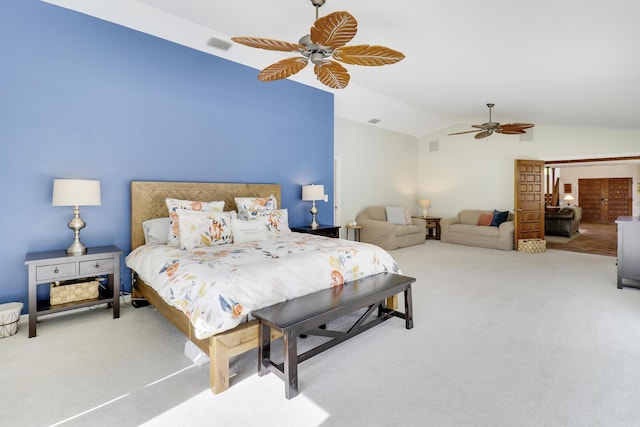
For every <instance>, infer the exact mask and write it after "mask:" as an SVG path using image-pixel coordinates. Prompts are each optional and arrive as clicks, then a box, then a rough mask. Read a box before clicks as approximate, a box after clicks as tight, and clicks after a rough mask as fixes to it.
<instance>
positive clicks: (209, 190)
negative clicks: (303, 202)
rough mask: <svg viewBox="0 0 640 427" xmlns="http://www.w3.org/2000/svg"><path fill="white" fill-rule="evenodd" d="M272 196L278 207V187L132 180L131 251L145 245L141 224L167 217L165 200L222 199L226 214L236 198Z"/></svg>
mask: <svg viewBox="0 0 640 427" xmlns="http://www.w3.org/2000/svg"><path fill="white" fill-rule="evenodd" d="M272 194H273V195H274V196H275V197H276V200H277V201H278V208H280V206H281V205H280V185H279V184H233V183H211V182H155V181H154V182H152V181H131V250H133V249H135V248H137V247H138V246H142V245H144V234H143V232H142V221H146V220H148V219H152V218H162V217H168V216H169V212H168V211H167V204H166V202H165V200H166V199H167V198H173V199H181V200H197V201H200V202H210V201H213V200H224V210H225V211H232V210H235V211H237V210H238V209H237V207H236V202H235V199H234V198H235V197H268V196H270V195H272Z"/></svg>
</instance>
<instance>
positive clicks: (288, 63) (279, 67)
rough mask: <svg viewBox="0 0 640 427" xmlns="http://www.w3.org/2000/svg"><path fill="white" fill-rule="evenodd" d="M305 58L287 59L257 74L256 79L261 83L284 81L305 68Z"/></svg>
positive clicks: (306, 61)
mask: <svg viewBox="0 0 640 427" xmlns="http://www.w3.org/2000/svg"><path fill="white" fill-rule="evenodd" d="M307 63H308V60H307V58H287V59H283V60H282V61H278V62H276V63H275V64H271V65H269V66H268V67H267V68H265V69H264V70H262V71H260V73H259V74H258V79H259V80H260V81H263V82H271V81H274V80H280V79H286V78H287V77H290V76H292V75H294V74H295V73H297V72H298V71H300V70H302V69H303V68H304V67H306V66H307Z"/></svg>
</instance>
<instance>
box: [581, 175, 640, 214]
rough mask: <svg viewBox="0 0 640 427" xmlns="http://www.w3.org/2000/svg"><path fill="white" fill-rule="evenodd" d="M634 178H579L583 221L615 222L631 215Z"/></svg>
mask: <svg viewBox="0 0 640 427" xmlns="http://www.w3.org/2000/svg"><path fill="white" fill-rule="evenodd" d="M632 181H633V180H632V178H588V179H587V178H584V179H579V180H578V205H579V206H581V207H582V221H584V222H593V223H600V224H613V223H614V222H615V220H616V219H617V218H618V217H619V216H630V215H631V207H632V206H631V203H632V199H633V195H632V193H631V190H632V185H633V182H632Z"/></svg>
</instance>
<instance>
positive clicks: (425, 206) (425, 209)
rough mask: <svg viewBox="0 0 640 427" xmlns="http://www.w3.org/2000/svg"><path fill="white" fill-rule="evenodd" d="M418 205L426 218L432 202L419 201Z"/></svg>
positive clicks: (427, 200)
mask: <svg viewBox="0 0 640 427" xmlns="http://www.w3.org/2000/svg"><path fill="white" fill-rule="evenodd" d="M418 204H419V205H420V207H421V208H422V216H423V217H424V218H426V217H427V215H428V213H429V208H430V207H431V200H429V199H422V200H419V201H418Z"/></svg>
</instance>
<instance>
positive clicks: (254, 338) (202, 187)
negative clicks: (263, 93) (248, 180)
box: [127, 181, 399, 393]
mask: <svg viewBox="0 0 640 427" xmlns="http://www.w3.org/2000/svg"><path fill="white" fill-rule="evenodd" d="M271 195H273V196H274V198H275V201H276V203H277V208H280V200H281V193H280V186H279V185H277V184H229V183H190V182H147V181H133V182H132V183H131V250H132V252H131V253H130V254H129V256H128V257H127V258H129V257H132V256H134V257H135V256H137V254H138V253H143V252H145V251H149V252H151V251H155V252H157V251H160V252H170V253H169V256H172V257H173V256H178V255H177V254H176V250H175V249H168V248H163V247H154V245H145V234H144V232H143V227H142V223H143V222H144V221H146V220H149V219H154V218H166V217H168V209H167V204H166V199H167V198H173V199H180V200H191V201H202V202H209V201H224V202H225V203H224V210H225V211H237V210H238V207H237V206H236V201H235V198H236V197H257V198H265V197H268V196H271ZM290 236H292V238H294V239H297V240H299V242H293V243H292V242H289V241H288V240H286V239H285V238H284V237H283V239H284V240H283V241H282V242H279V241H278V242H276V243H278V247H279V248H280V250H283V251H285V252H292V251H295V250H296V249H295V248H294V246H295V245H298V244H300V245H304V244H306V241H307V240H313V239H319V240H323V239H324V240H325V241H326V242H325V243H324V245H325V246H330V245H335V244H341V245H350V246H351V245H366V246H372V245H367V244H360V243H355V242H347V241H340V240H338V239H328V238H324V237H319V236H312V235H302V234H298V233H291V234H290ZM296 236H297V237H296ZM274 241H275V240H274ZM329 242H331V243H329ZM339 242H341V243H339ZM269 243H270V242H264V243H261V244H260V245H251V244H250V243H245V245H244V246H242V244H240V243H238V244H237V245H236V244H234V243H230V244H228V245H225V246H226V247H227V249H226V250H224V251H222V252H242V251H249V249H246V248H247V247H249V246H262V245H264V246H265V247H266V245H267V244H269ZM287 244H289V245H293V246H291V248H289V249H287V246H286V245H287ZM320 244H321V245H322V244H323V243H322V242H320ZM157 246H160V245H157ZM220 247H222V245H221V246H220ZM356 247H357V246H356ZM237 248H244V249H242V250H239V249H237ZM283 248H284V249H283ZM357 248H358V251H359V249H360V248H359V247H357ZM363 248H364V246H363ZM373 248H375V249H371V250H378V249H379V248H376V247H373ZM207 249H209V248H207ZM257 249H260V248H259V247H258V248H257ZM364 249H366V250H369V248H364ZM212 250H213V251H217V250H219V248H212ZM274 250H275V249H274ZM380 251H382V250H380ZM183 252H185V254H187V253H188V255H189V256H192V257H194V256H196V259H195V261H194V260H193V259H192V260H191V263H192V264H195V265H197V266H198V267H200V268H202V265H203V264H207V263H209V262H211V259H207V260H204V261H203V260H198V259H197V256H204V255H203V254H204V253H205V251H204V250H201V251H197V252H198V254H197V255H194V254H193V251H188V250H186V251H185V250H183ZM262 252H265V250H264V249H263V250H262ZM212 253H213V254H214V255H211V256H212V257H213V258H217V257H218V254H217V252H212ZM306 255H307V254H305V256H306ZM207 256H209V255H207ZM377 256H378V255H376V257H377ZM380 256H382V257H383V258H384V259H383V260H382V262H381V265H378V266H372V267H371V268H372V269H374V268H375V269H377V271H380V269H381V268H383V269H385V271H392V272H399V269H398V267H397V265H395V262H393V259H392V258H391V257H390V256H389V255H388V254H387V253H386V252H384V251H382V255H380ZM274 258H279V257H274ZM283 258H286V257H283ZM276 261H277V262H278V263H279V264H280V265H285V264H283V263H284V262H285V261H284V260H281V259H278V260H274V261H273V262H274V263H275V262H276ZM268 262H271V261H268ZM298 262H299V260H298ZM181 263H182V264H185V265H186V264H188V263H189V261H187V260H184V261H181ZM371 264H376V263H375V262H374V263H371ZM128 265H129V263H128ZM271 265H278V264H270V267H269V268H271ZM180 268H182V265H181V266H180ZM243 268H244V270H243V273H244V274H249V272H250V271H251V270H252V269H255V268H254V267H253V266H252V265H248V266H246V267H237V266H234V267H233V268H232V269H231V270H233V271H234V274H236V273H237V272H238V270H242V269H243ZM358 268H359V267H358ZM136 269H138V270H139V271H136ZM263 270H264V267H263ZM355 270H356V269H355V268H354V271H355ZM132 271H133V289H132V298H134V300H135V299H138V298H144V299H145V300H146V301H148V302H149V303H150V304H151V305H153V306H154V307H155V308H156V309H157V310H158V312H160V313H161V314H162V315H164V316H165V317H166V318H167V319H168V320H169V321H170V322H171V323H172V324H173V325H174V326H175V327H177V328H178V329H179V330H180V331H181V332H182V333H183V334H184V335H185V336H187V337H188V338H189V339H190V340H191V341H192V342H193V343H194V344H196V345H197V346H198V347H199V348H200V349H201V350H202V351H203V352H205V353H206V354H208V356H209V358H210V362H211V363H210V386H211V389H212V391H213V392H214V393H220V392H222V391H224V390H226V389H227V388H228V387H229V359H230V358H232V357H234V356H236V355H239V354H241V353H244V352H246V351H249V350H251V349H253V348H256V347H257V346H258V332H259V331H258V323H257V321H256V320H253V319H252V318H251V317H250V316H245V317H244V318H245V320H246V321H244V322H242V323H240V321H238V324H237V325H235V324H234V325H232V326H229V325H226V326H225V327H226V328H227V329H224V330H220V331H218V330H217V329H215V328H213V327H210V328H209V329H207V328H203V326H202V324H198V323H197V322H195V319H194V316H193V315H190V314H189V313H194V311H189V310H190V309H185V308H184V307H182V306H180V305H179V304H176V301H175V300H173V299H171V298H169V297H168V295H173V292H174V290H173V289H171V290H169V291H166V290H165V289H164V288H162V287H159V286H158V284H157V283H156V282H155V280H156V279H155V278H154V279H153V280H150V279H148V280H149V283H153V284H154V286H155V289H154V287H152V286H151V285H149V284H148V283H145V280H143V279H142V278H141V276H142V277H145V278H147V277H150V274H149V273H148V272H147V271H146V270H145V269H144V268H143V267H142V266H140V264H136V267H135V268H132ZM366 271H367V270H366V269H361V271H360V270H358V274H359V275H360V276H362V275H366V274H375V273H374V272H371V273H367V272H366ZM182 276H184V277H187V275H185V274H182ZM255 277H257V276H253V280H252V283H254V282H259V280H256V279H255ZM278 277H282V275H281V276H278ZM344 280H345V281H347V280H348V277H347V278H345V279H344ZM264 282H267V281H266V280H265V281H264ZM261 286H267V283H261ZM269 286H271V284H269ZM318 286H319V285H318ZM324 286H325V287H326V286H327V285H324ZM309 292H311V291H309ZM200 293H201V292H198V294H200ZM245 293H246V292H245ZM161 294H162V295H161ZM294 297H295V296H294ZM221 301H222V298H221ZM243 303H244V301H243ZM273 303H274V302H269V303H266V305H271V304H273ZM251 304H253V302H252V303H251ZM251 304H248V303H247V305H251ZM263 304H265V303H264V302H263ZM393 304H396V302H395V301H394V302H393ZM176 305H177V306H178V307H181V309H178V308H176ZM266 305H262V306H266ZM251 306H253V305H251ZM262 306H255V307H257V308H261V307H262ZM254 309H255V308H254ZM200 312H201V311H200V308H198V313H200ZM200 317H206V318H209V317H213V318H215V316H214V315H211V316H209V315H207V316H204V315H203V316H200ZM238 317H241V316H238ZM194 323H195V324H194ZM213 323H215V325H216V327H217V326H218V323H219V322H218V323H216V322H213ZM209 334H212V335H210V336H209ZM277 337H278V335H277V333H275V332H274V333H273V334H272V339H275V338H277Z"/></svg>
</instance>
